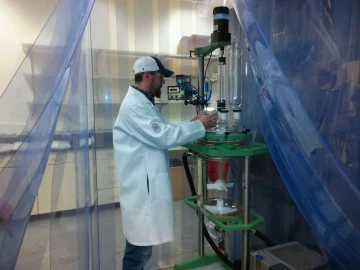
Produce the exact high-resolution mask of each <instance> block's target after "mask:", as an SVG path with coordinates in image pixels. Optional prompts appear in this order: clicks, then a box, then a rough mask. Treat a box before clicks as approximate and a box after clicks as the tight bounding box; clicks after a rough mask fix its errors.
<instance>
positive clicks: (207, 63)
mask: <svg viewBox="0 0 360 270" xmlns="http://www.w3.org/2000/svg"><path fill="white" fill-rule="evenodd" d="M211 56H212V52H211V53H210V56H209V60H208V62H207V65H206V69H205V75H204V78H206V72H207V69H208V67H209V63H210V60H211Z"/></svg>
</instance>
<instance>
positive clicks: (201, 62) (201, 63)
mask: <svg viewBox="0 0 360 270" xmlns="http://www.w3.org/2000/svg"><path fill="white" fill-rule="evenodd" d="M198 58H199V59H198V61H199V62H198V67H199V85H198V89H199V96H200V97H201V98H200V99H202V100H204V79H205V78H204V72H205V71H204V55H199V56H198ZM200 110H201V111H202V110H204V105H203V104H201V105H200Z"/></svg>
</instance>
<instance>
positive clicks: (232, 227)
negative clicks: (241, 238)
mask: <svg viewBox="0 0 360 270" xmlns="http://www.w3.org/2000/svg"><path fill="white" fill-rule="evenodd" d="M196 200H197V198H196V196H193V197H190V198H187V199H185V204H186V205H188V206H189V207H190V208H192V209H193V210H195V211H197V210H198V206H197V204H196ZM250 217H251V218H250V219H251V222H250V223H249V224H246V225H245V224H243V219H242V216H236V217H226V218H217V217H211V216H209V217H208V218H209V220H210V221H211V222H213V223H214V224H215V225H216V226H218V227H219V228H220V229H222V230H224V231H245V230H251V229H253V228H255V227H256V226H258V225H260V224H261V223H263V222H264V218H263V217H262V216H260V215H259V214H257V213H256V212H254V211H252V210H251V211H250Z"/></svg>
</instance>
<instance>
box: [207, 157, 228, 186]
mask: <svg viewBox="0 0 360 270" xmlns="http://www.w3.org/2000/svg"><path fill="white" fill-rule="evenodd" d="M228 169H229V160H227V159H224V160H222V180H224V181H225V180H226V177H227V174H228ZM207 171H208V178H209V180H210V181H211V182H215V181H216V180H218V179H219V160H217V159H208V161H207Z"/></svg>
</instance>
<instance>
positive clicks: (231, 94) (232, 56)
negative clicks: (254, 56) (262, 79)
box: [228, 38, 242, 109]
mask: <svg viewBox="0 0 360 270" xmlns="http://www.w3.org/2000/svg"><path fill="white" fill-rule="evenodd" d="M241 56H242V53H241V48H240V44H239V43H238V42H237V41H236V38H234V39H233V42H232V44H231V46H230V47H229V49H228V62H229V68H228V72H229V80H230V82H229V86H230V87H229V91H228V103H229V104H230V106H231V107H232V108H233V109H238V108H240V106H241V103H242V80H241V65H242V63H241V59H242V57H241Z"/></svg>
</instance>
